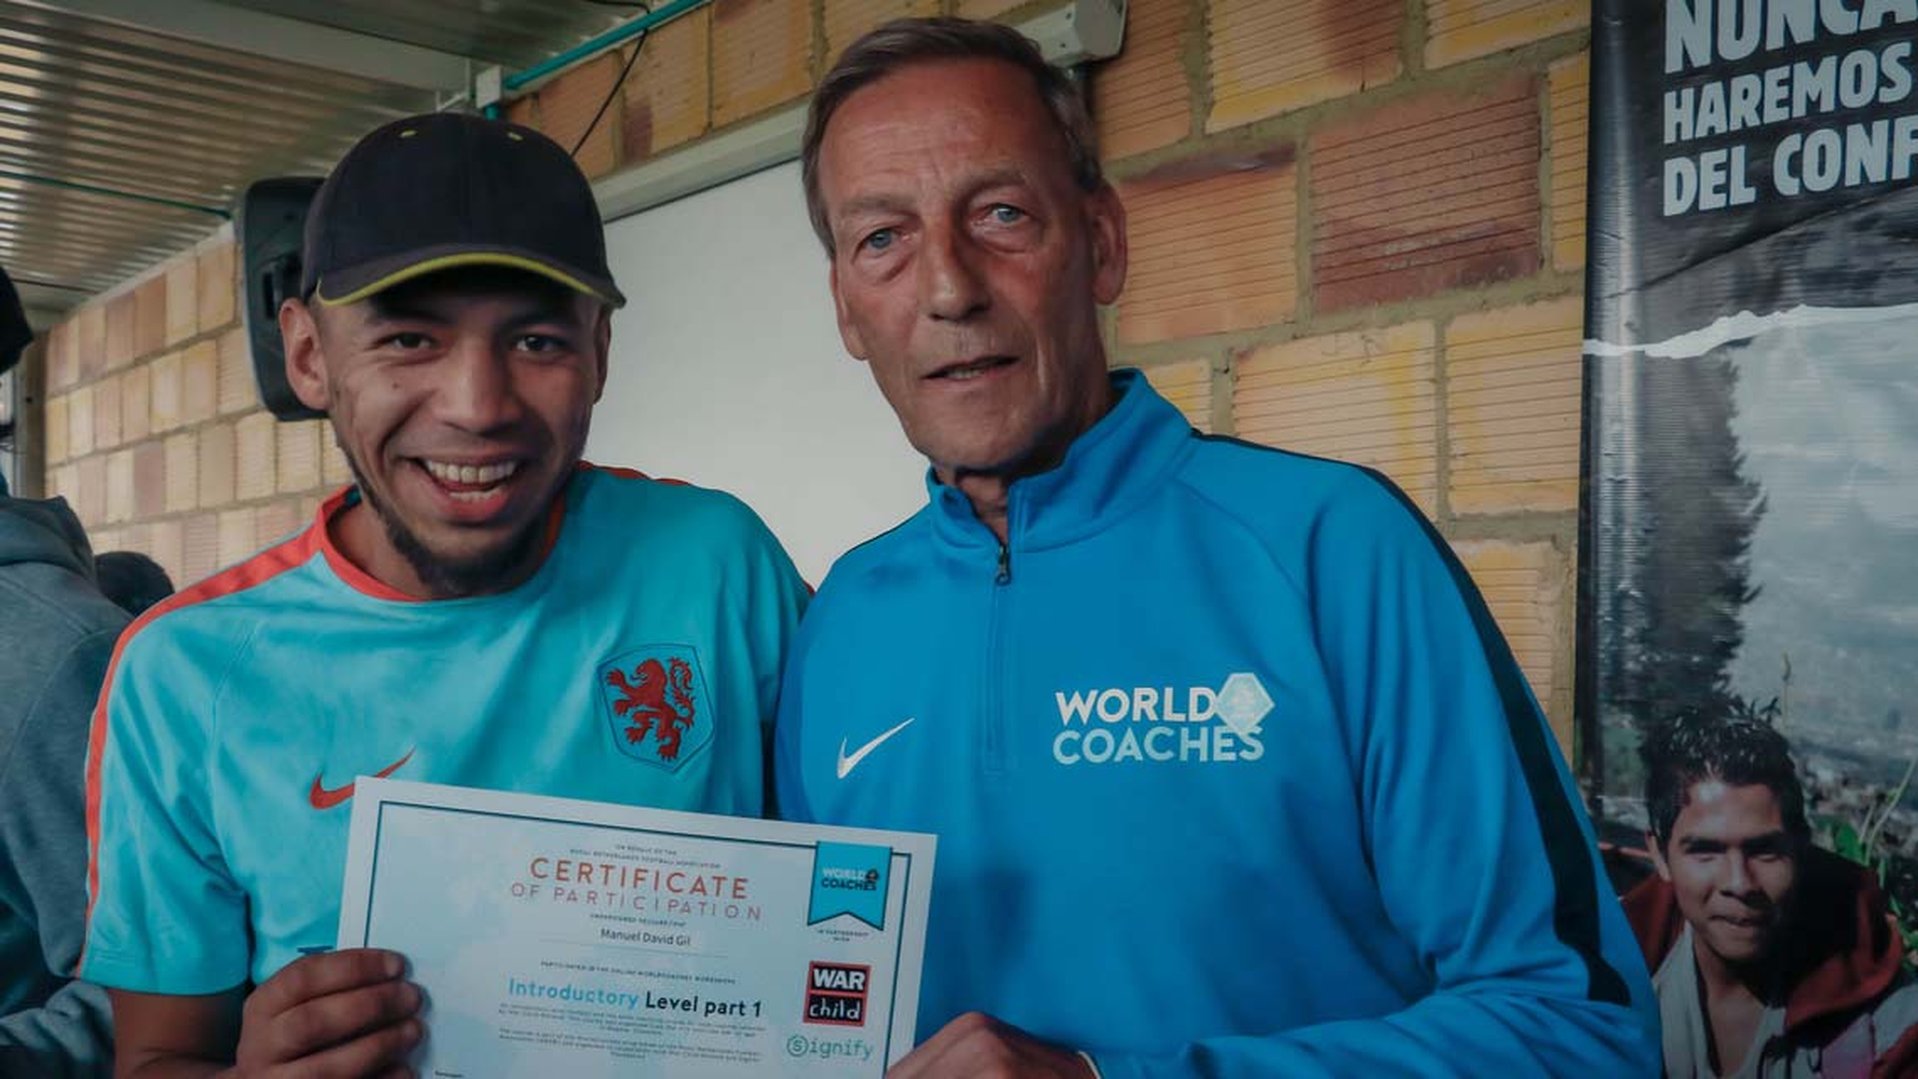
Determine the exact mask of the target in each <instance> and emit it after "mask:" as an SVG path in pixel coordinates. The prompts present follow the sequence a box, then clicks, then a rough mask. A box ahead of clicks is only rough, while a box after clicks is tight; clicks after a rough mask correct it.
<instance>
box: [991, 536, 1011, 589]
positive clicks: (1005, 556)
mask: <svg viewBox="0 0 1918 1079" xmlns="http://www.w3.org/2000/svg"><path fill="white" fill-rule="evenodd" d="M993 580H994V581H995V582H996V583H998V584H1011V583H1012V549H1011V548H1010V547H1007V546H1006V545H1005V544H1003V543H1001V544H1000V545H999V575H998V576H996V577H994V578H993Z"/></svg>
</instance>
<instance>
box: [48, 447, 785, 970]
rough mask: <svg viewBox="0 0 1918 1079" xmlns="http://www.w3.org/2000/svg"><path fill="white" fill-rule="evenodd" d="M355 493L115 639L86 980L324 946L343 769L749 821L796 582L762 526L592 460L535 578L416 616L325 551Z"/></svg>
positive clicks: (699, 496) (701, 493) (340, 832)
mask: <svg viewBox="0 0 1918 1079" xmlns="http://www.w3.org/2000/svg"><path fill="white" fill-rule="evenodd" d="M353 497H354V496H353V495H352V493H351V492H342V493H341V494H340V495H337V496H335V497H334V498H333V499H332V500H331V501H329V502H328V503H327V504H326V505H325V506H323V507H322V508H321V510H320V512H319V515H318V518H317V519H316V520H315V522H314V523H313V525H312V526H311V527H309V528H308V529H307V530H306V531H305V532H303V533H301V534H300V535H298V536H297V537H295V538H293V539H291V540H289V541H287V542H285V543H283V544H280V545H279V546H277V547H274V548H271V549H270V550H267V551H266V552H264V553H262V554H260V555H258V556H256V557H254V558H253V559H252V560H250V561H248V562H245V563H243V564H241V565H239V566H236V567H234V568H232V569H229V570H227V571H226V572H224V573H221V574H219V575H218V576H215V577H213V578H211V579H209V580H207V581H205V582H203V583H201V584H199V585H197V586H195V587H193V588H191V589H189V590H187V591H186V592H183V593H181V594H180V595H178V596H175V597H173V598H171V599H169V600H168V601H166V602H165V603H163V604H161V605H160V606H158V607H156V608H154V610H153V611H151V612H149V613H148V614H147V615H145V616H144V617H142V618H141V619H139V620H138V621H137V622H135V623H134V624H133V626H132V627H130V628H129V629H128V630H127V632H126V635H125V636H124V637H123V638H122V639H121V642H120V646H119V650H118V653H117V655H116V658H115V661H114V664H113V667H112V668H111V670H110V672H109V674H108V679H107V687H106V689H105V690H104V691H103V693H102V695H101V703H100V706H99V708H98V709H97V710H96V713H95V716H94V728H93V738H92V745H91V749H90V752H89V755H88V761H87V789H88V832H89V841H90V844H91V847H92V859H91V868H90V872H89V881H88V885H89V894H90V903H91V909H90V911H89V915H88V925H87V936H86V951H85V953H84V955H83V957H82V960H81V973H82V975H83V976H84V977H86V978H88V979H89V980H92V981H97V982H100V983H103V984H105V985H108V986H112V987H115V988H120V989H130V990H138V991H141V992H152V993H174V994H192V993H210V992H217V991H220V990H225V989H229V988H232V987H233V986H236V985H239V984H241V983H242V982H244V981H246V980H247V979H248V978H251V979H252V980H254V981H256V982H260V981H264V980H266V979H267V978H268V977H270V976H271V975H272V974H273V973H274V972H275V971H278V970H279V969H280V968H281V967H282V966H284V965H286V964H287V963H288V962H290V961H292V960H293V959H295V958H298V956H299V955H300V953H301V951H302V950H303V949H314V948H320V947H325V946H329V945H331V944H332V943H333V941H334V936H335V932H336V930H337V928H338V920H339V899H340V883H341V878H342V873H343V871H344V866H345V858H346V837H347V821H348V819H349V817H350V816H351V810H350V808H349V804H348V803H349V800H350V798H351V796H352V791H353V780H354V777H355V776H360V775H381V776H386V775H392V776H395V777H398V778H402V779H414V780H421V781H426V782H435V783H453V784H459V785H463V786H472V787H487V788H493V789H497V790H511V791H529V792H535V793H539V794H549V795H560V796H564V797H568V798H587V799H595V800H599V801H607V802H625V803H632V804H639V805H650V806H661V807H665V808H669V809H684V810H695V811H701V812H712V813H731V814H740V815H758V814H759V812H760V810H761V801H762V798H763V792H764V789H765V788H764V783H763V776H762V773H763V760H764V757H763V755H762V747H763V746H764V744H765V742H764V739H765V737H766V734H765V729H764V725H765V724H767V723H769V722H770V721H771V720H772V718H773V714H774V708H775V702H776V696H777V691H778V683H779V669H780V663H781V661H782V659H783V658H784V654H785V651H786V647H787V642H788V640H789V639H790V637H791V635H792V633H793V630H794V627H795V626H796V624H797V622H798V618H799V612H800V609H801V608H802V606H803V605H804V603H805V597H806V588H805V585H804V583H803V582H801V581H800V579H799V577H798V575H797V574H796V573H795V572H794V570H793V567H792V563H791V562H790V561H789V560H788V559H787V557H786V554H785V552H784V551H783V550H781V549H780V546H779V544H778V542H777V541H776V540H775V539H773V537H772V535H771V534H770V533H769V532H768V531H767V530H766V528H765V526H764V525H763V524H761V523H760V521H759V519H758V518H757V517H756V516H754V514H753V513H752V511H751V510H749V509H747V508H746V507H745V506H744V505H743V504H741V503H740V502H739V501H738V500H736V499H734V498H732V497H731V496H728V495H725V494H721V493H718V492H715V491H707V490H701V489H699V488H694V487H686V486H680V485H674V484H667V483H660V482H655V481H652V480H647V479H645V478H643V477H639V476H638V475H637V474H636V473H628V474H618V473H614V472H609V471H605V470H599V469H584V468H583V469H582V470H581V471H580V472H579V473H578V474H577V475H576V476H575V477H574V479H573V480H572V482H571V483H570V485H569V486H568V487H567V490H566V493H565V498H564V512H563V516H561V517H560V518H559V520H558V521H557V522H556V525H557V529H556V536H555V538H554V539H553V541H552V546H551V548H550V550H549V551H548V553H547V555H546V557H545V560H544V562H543V563H542V564H541V566H540V568H539V570H538V571H537V572H536V573H535V574H534V576H533V577H531V578H530V579H529V580H527V581H526V582H525V583H524V584H522V585H520V586H519V587H518V588H515V589H513V590H512V591H510V592H506V593H502V594H499V595H493V596H481V597H476V598H471V599H458V600H444V601H434V602H422V601H415V600H408V599H406V598H405V597H403V596H400V595H399V594H397V593H394V592H392V591H391V590H388V589H386V588H384V587H383V586H381V585H379V584H378V582H376V581H374V580H373V579H372V578H370V577H368V576H367V575H366V574H364V573H363V572H361V571H360V570H359V569H357V568H356V567H354V566H353V565H351V564H350V563H348V562H347V561H346V560H345V559H344V558H343V557H342V556H341V555H340V553H339V552H338V551H337V550H336V549H335V548H334V546H333V545H332V543H331V542H330V541H329V539H328V538H327V529H326V522H327V520H329V519H330V518H331V517H332V516H333V515H334V514H336V513H338V512H339V511H340V510H341V509H342V508H343V507H345V506H346V505H347V504H348V503H349V500H350V499H351V498H353Z"/></svg>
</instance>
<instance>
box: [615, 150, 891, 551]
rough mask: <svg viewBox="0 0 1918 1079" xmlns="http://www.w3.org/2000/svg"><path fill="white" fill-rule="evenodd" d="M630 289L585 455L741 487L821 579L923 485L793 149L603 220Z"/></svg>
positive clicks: (623, 285)
mask: <svg viewBox="0 0 1918 1079" xmlns="http://www.w3.org/2000/svg"><path fill="white" fill-rule="evenodd" d="M606 248H607V251H606V254H607V260H608V262H609V264H610V265H611V267H612V271H613V278H614V280H616V281H617V282H619V287H620V291H622V292H624V293H625V294H626V298H627V301H628V302H627V305H626V306H625V307H624V308H623V309H621V310H620V311H619V312H618V313H617V314H615V315H614V316H613V347H612V357H611V362H610V364H609V368H608V372H607V378H606V393H605V396H604V397H603V398H601V400H600V403H599V406H598V408H597V409H595V410H594V413H593V425H592V431H591V434H590V435H589V437H588V438H587V440H586V458H587V460H590V461H593V462H594V463H596V464H602V465H624V466H626V467H629V468H636V469H639V470H640V471H642V472H644V473H646V474H647V475H649V476H660V477H671V478H674V479H683V480H686V481H687V482H689V483H696V484H698V485H700V486H701V487H716V488H719V489H720V490H723V491H729V492H731V493H733V494H735V495H738V496H739V497H740V498H742V499H744V500H745V502H746V504H747V505H749V506H751V507H753V509H755V510H757V511H758V512H759V515H760V516H761V517H763V518H764V519H765V521H766V523H767V524H768V525H769V526H771V528H772V530H773V534H774V535H776V536H778V537H779V540H780V542H781V543H784V544H785V546H786V550H787V552H788V553H790V554H791V555H792V558H793V562H794V563H795V564H797V565H798V567H799V572H800V573H801V574H802V575H803V576H804V577H805V578H806V580H808V581H810V582H811V583H813V584H814V585H817V584H818V583H819V582H820V580H821V579H822V578H824V577H825V575H826V569H827V567H828V566H830V565H831V564H832V561H833V559H835V558H837V557H838V556H839V555H840V554H841V553H843V552H844V551H845V550H846V549H847V548H849V547H852V546H854V545H855V544H858V543H861V542H863V541H865V540H867V539H870V538H871V537H873V536H875V535H877V534H878V533H880V532H883V531H885V530H886V529H888V528H891V527H892V526H893V525H896V524H898V523H899V522H900V521H902V520H904V519H905V518H906V517H908V516H910V515H911V514H912V513H913V512H914V511H915V510H917V509H918V508H919V507H920V506H921V505H923V504H924V503H925V501H926V489H925V480H924V476H925V469H926V463H925V459H924V458H922V457H920V456H919V455H918V454H917V453H916V452H914V451H913V449H912V447H911V445H910V444H908V443H907V442H906V438H905V436H904V435H903V434H901V433H900V430H899V422H898V421H897V420H896V419H894V418H893V414H892V411H891V410H890V409H889V408H887V407H886V402H885V399H884V398H882V397H881V396H880V395H879V388H878V387H877V386H875V385H874V384H873V380H872V376H871V374H870V373H868V372H867V370H866V365H865V364H863V363H859V362H858V361H856V360H854V359H852V358H851V357H849V356H847V355H846V351H845V347H844V346H843V345H841V344H840V341H839V330H838V327H837V326H836V324H835V323H834V320H833V309H832V295H831V293H830V292H829V291H828V289H827V285H826V255H825V252H824V251H823V250H822V249H821V248H820V246H819V241H818V240H817V239H815V238H814V236H813V234H812V226H811V225H810V224H809V223H808V221H807V219H806V205H805V199H804V197H803V196H802V195H801V192H800V183H799V163H798V162H796V161H795V162H792V163H790V164H787V165H782V166H779V167H777V168H773V169H768V170H766V171H764V172H760V173H756V174H754V175H751V176H747V177H745V178H743V179H739V180H734V181H733V182H731V183H728V184H725V185H723V186H720V187H717V188H713V189H711V190H708V191H704V192H701V193H700V194H697V195H692V196H689V197H687V198H684V199H680V200H679V201H677V202H671V203H667V204H666V205H664V206H659V207H656V208H654V209H651V210H648V211H646V212H644V213H641V214H636V215H634V216H632V217H628V218H624V219H622V220H619V221H615V222H613V223H612V224H610V225H608V226H607V228H606Z"/></svg>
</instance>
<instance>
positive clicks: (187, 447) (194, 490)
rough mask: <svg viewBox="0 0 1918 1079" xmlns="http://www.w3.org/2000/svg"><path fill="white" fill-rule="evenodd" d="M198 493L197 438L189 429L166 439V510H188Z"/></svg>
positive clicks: (170, 511) (176, 511) (169, 511)
mask: <svg viewBox="0 0 1918 1079" xmlns="http://www.w3.org/2000/svg"><path fill="white" fill-rule="evenodd" d="M199 495H200V463H199V460H198V439H197V438H195V436H194V434H193V432H191V431H188V432H186V433H184V434H178V435H173V436H172V437H170V438H168V439H167V440H166V511H167V512H168V513H179V512H181V511H183V510H190V509H192V508H193V506H194V504H195V502H196V501H197V500H198V498H199Z"/></svg>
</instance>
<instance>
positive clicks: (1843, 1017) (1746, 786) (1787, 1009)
mask: <svg viewBox="0 0 1918 1079" xmlns="http://www.w3.org/2000/svg"><path fill="white" fill-rule="evenodd" d="M1640 752H1641V755H1642V756H1643V757H1644V760H1645V768H1646V780H1645V801H1646V804H1647V809H1649V811H1650V813H1651V825H1652V826H1651V830H1650V831H1649V832H1648V833H1647V834H1646V837H1645V839H1646V842H1647V844H1648V845H1649V846H1650V847H1651V850H1652V858H1653V863H1654V865H1655V866H1656V868H1657V870H1658V872H1657V875H1656V876H1653V877H1651V878H1649V879H1647V880H1646V881H1645V882H1644V883H1642V884H1640V885H1639V886H1638V887H1637V888H1635V889H1633V890H1632V891H1631V892H1630V893H1629V894H1627V895H1626V897H1625V911H1626V914H1627V916H1628V917H1630V919H1631V922H1632V928H1633V929H1634V930H1636V931H1637V933H1638V939H1639V944H1640V946H1641V947H1642V948H1643V949H1644V952H1645V960H1646V963H1647V965H1648V966H1650V967H1651V968H1652V969H1653V970H1654V971H1655V974H1654V975H1653V979H1652V984H1653V986H1654V987H1655V988H1656V989H1657V991H1658V1003H1659V1011H1660V1013H1661V1016H1662V1019H1663V1026H1664V1032H1665V1033H1664V1039H1665V1045H1664V1052H1665V1068H1664V1074H1665V1076H1666V1077H1667V1079H1714V1077H1719V1076H1725V1077H1730V1076H1738V1077H1749V1079H1774V1077H1776V1079H1790V1077H1794V1076H1809V1075H1818V1076H1825V1077H1828V1079H1889V1077H1891V1076H1910V1075H1918V984H1914V983H1913V981H1912V978H1911V975H1910V972H1909V971H1907V970H1906V969H1905V965H1904V958H1905V951H1904V945H1903V942H1902V941H1901V940H1900V938H1899V935H1898V926H1897V924H1896V923H1895V922H1893V921H1892V920H1891V917H1890V914H1889V904H1888V903H1887V902H1886V899H1885V895H1884V893H1883V892H1882V891H1880V890H1879V888H1878V883H1877V881H1876V879H1875V878H1874V875H1873V874H1872V872H1871V871H1870V870H1868V869H1866V868H1864V867H1863V866H1859V865H1856V864H1854V863H1852V862H1849V861H1846V860H1845V859H1843V858H1840V857H1838V856H1837V855H1835V854H1831V853H1829V852H1827V851H1823V850H1819V849H1817V848H1816V847H1813V846H1812V845H1811V827H1810V824H1809V823H1808V822H1807V821H1806V819H1805V792H1804V789H1803V787H1802V786H1800V784H1799V782H1798V773H1797V769H1796V768H1795V767H1794V766H1793V764H1792V759H1791V749H1790V746H1789V745H1787V743H1786V741H1785V736H1784V735H1782V734H1780V733H1779V732H1778V731H1777V730H1776V729H1774V728H1773V727H1771V726H1770V725H1768V724H1766V723H1762V722H1759V721H1757V720H1754V719H1746V718H1739V717H1705V716H1682V717H1678V718H1676V719H1673V720H1670V721H1668V722H1666V723H1664V724H1662V725H1661V726H1660V727H1658V728H1657V729H1656V730H1655V731H1654V732H1653V733H1652V736H1651V737H1650V738H1648V739H1646V741H1645V744H1644V746H1643V747H1642V748H1641V750H1640Z"/></svg>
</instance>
